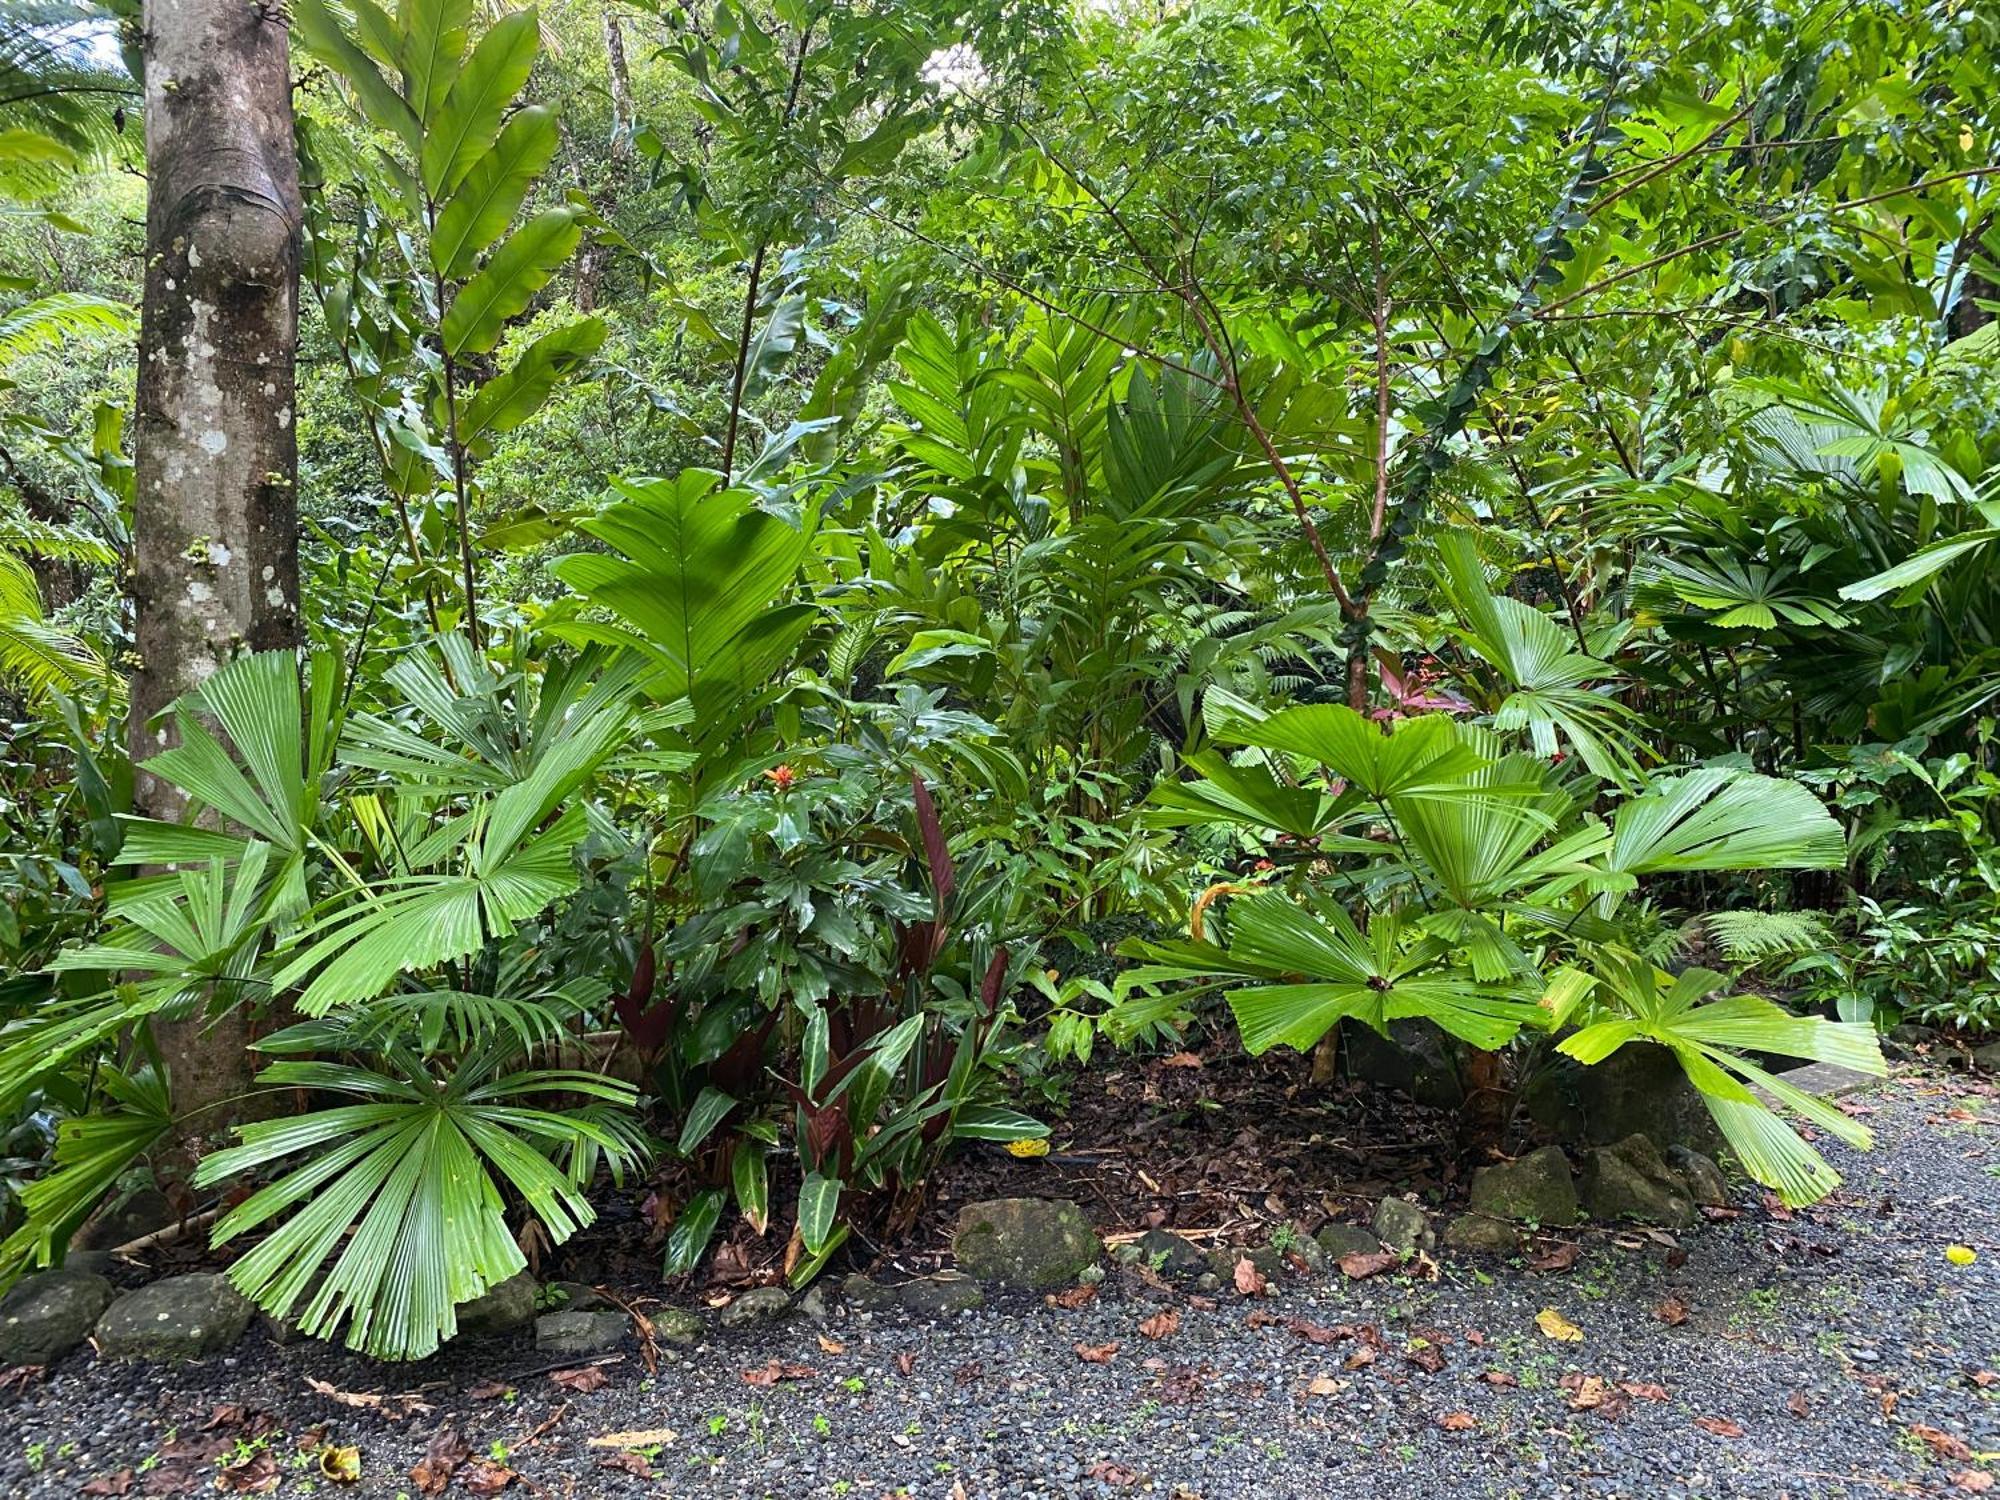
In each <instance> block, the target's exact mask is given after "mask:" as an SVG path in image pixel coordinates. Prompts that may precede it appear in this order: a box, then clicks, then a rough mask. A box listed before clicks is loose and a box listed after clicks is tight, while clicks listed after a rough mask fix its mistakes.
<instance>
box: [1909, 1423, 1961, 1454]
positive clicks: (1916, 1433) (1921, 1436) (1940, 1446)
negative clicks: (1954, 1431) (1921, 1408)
mask: <svg viewBox="0 0 2000 1500" xmlns="http://www.w3.org/2000/svg"><path fill="white" fill-rule="evenodd" d="M1910 1436H1911V1437H1913V1438H1916V1439H1917V1440H1918V1441H1919V1442H1922V1443H1924V1444H1926V1445H1927V1446H1928V1447H1929V1448H1930V1450H1931V1452H1933V1453H1935V1454H1936V1455H1937V1456H1938V1457H1939V1458H1942V1459H1946V1460H1948V1461H1949V1462H1951V1463H1955V1464H1962V1463H1968V1462H1970V1461H1971V1459H1972V1450H1971V1449H1970V1448H1968V1447H1966V1445H1965V1443H1964V1441H1963V1440H1962V1439H1960V1438H1956V1437H1953V1436H1952V1435H1951V1434H1950V1433H1948V1432H1945V1431H1943V1430H1942V1429H1941V1428H1937V1427H1926V1426H1925V1425H1924V1424H1923V1423H1921V1422H1916V1423H1913V1424H1911V1427H1910Z"/></svg>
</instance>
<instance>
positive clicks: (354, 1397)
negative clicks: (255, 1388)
mask: <svg viewBox="0 0 2000 1500" xmlns="http://www.w3.org/2000/svg"><path fill="white" fill-rule="evenodd" d="M306 1388H307V1389H308V1390H310V1391H311V1392H312V1393H313V1394H314V1395H316V1396H324V1397H326V1399H327V1400H329V1401H333V1402H337V1403H339V1404H340V1405H341V1406H351V1407H353V1408H354V1409H355V1410H357V1411H372V1412H377V1413H379V1414H380V1415H382V1416H385V1417H387V1418H388V1419H389V1420H390V1421H392V1422H397V1421H401V1420H402V1419H403V1418H404V1417H408V1416H428V1415H429V1414H430V1406H429V1404H428V1403H427V1402H424V1401H420V1400H418V1399H417V1398H416V1397H415V1396H385V1395H383V1394H381V1392H379V1391H343V1390H338V1389H336V1388H335V1387H334V1386H333V1385H331V1384H329V1383H328V1382H326V1381H324V1380H315V1379H313V1378H312V1376H310V1375H308V1376H306Z"/></svg>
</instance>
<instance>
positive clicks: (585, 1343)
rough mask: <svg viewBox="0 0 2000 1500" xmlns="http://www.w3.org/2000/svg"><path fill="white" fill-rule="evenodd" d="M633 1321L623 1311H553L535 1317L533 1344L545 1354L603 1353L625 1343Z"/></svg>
mask: <svg viewBox="0 0 2000 1500" xmlns="http://www.w3.org/2000/svg"><path fill="white" fill-rule="evenodd" d="M631 1323H632V1320H631V1319H630V1318H628V1317H626V1316H625V1314H623V1313H622V1312H552V1313H543V1314H542V1315H541V1316H540V1317H539V1318H537V1319H535V1347H536V1348H537V1349H539V1350H541V1351H542V1352H543V1353H544V1354H558V1355H567V1354H605V1353H608V1352H609V1351H611V1350H613V1349H616V1348H617V1347H618V1346H619V1345H620V1344H622V1343H624V1342H625V1331H626V1329H627V1328H629V1327H630V1326H631Z"/></svg>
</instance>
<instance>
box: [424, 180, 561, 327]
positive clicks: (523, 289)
mask: <svg viewBox="0 0 2000 1500" xmlns="http://www.w3.org/2000/svg"><path fill="white" fill-rule="evenodd" d="M582 238H583V224H582V221H581V216H580V215H579V213H578V211H577V210H576V209H574V208H552V209H549V210H548V211H547V212H546V213H540V214H537V215H535V217H534V218H532V219H530V220H529V221H528V222H527V223H525V224H523V225H522V226H521V227H520V228H519V229H517V230H515V231H514V233H513V234H512V235H511V236H510V237H509V238H508V239H507V241H506V243H504V244H503V245H501V247H500V248H499V249H498V250H496V251H494V252H493V258H492V259H491V260H489V261H487V263H486V264H485V265H484V266H483V267H481V268H480V271H479V274H478V275H477V276H474V277H473V278H472V280H470V281H468V282H467V283H466V284H465V285H464V286H462V287H460V288H459V291H458V295H457V296H456V297H454V298H453V299H452V303H451V307H450V309H449V310H448V311H447V312H446V313H445V315H444V324H443V329H442V332H443V335H444V346H445V348H446V350H448V351H449V352H450V353H451V354H452V355H454V356H457V355H464V354H485V353H487V352H488V351H489V350H491V349H492V347H493V346H494V345H495V344H497V343H499V342H500V335H501V333H502V332H503V331H504V330H505V329H506V327H507V321H508V320H509V319H510V318H514V317H518V316H519V315H520V314H521V313H523V312H525V311H526V310H527V307H528V304H529V303H530V302H531V301H533V300H534V296H535V293H537V292H539V291H540V290H541V289H542V288H543V287H544V286H546V285H548V281H549V278H550V277H551V276H553V275H555V273H556V271H557V269H558V268H559V267H560V266H561V265H562V263H563V262H564V261H566V260H568V259H569V258H570V255H571V253H572V252H574V251H575V249H576V247H577V242H578V241H579V240H581V239H582Z"/></svg>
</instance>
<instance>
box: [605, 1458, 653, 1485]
mask: <svg viewBox="0 0 2000 1500" xmlns="http://www.w3.org/2000/svg"><path fill="white" fill-rule="evenodd" d="M597 1467H598V1468H600V1469H611V1470H614V1471H616V1472H617V1473H620V1474H630V1475H631V1476H632V1477H633V1478H634V1479H651V1478H652V1477H653V1466H652V1464H651V1463H650V1462H648V1461H647V1458H646V1455H645V1454H643V1453H607V1454H605V1455H604V1457H602V1458H600V1459H599V1460H598V1461H597Z"/></svg>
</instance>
